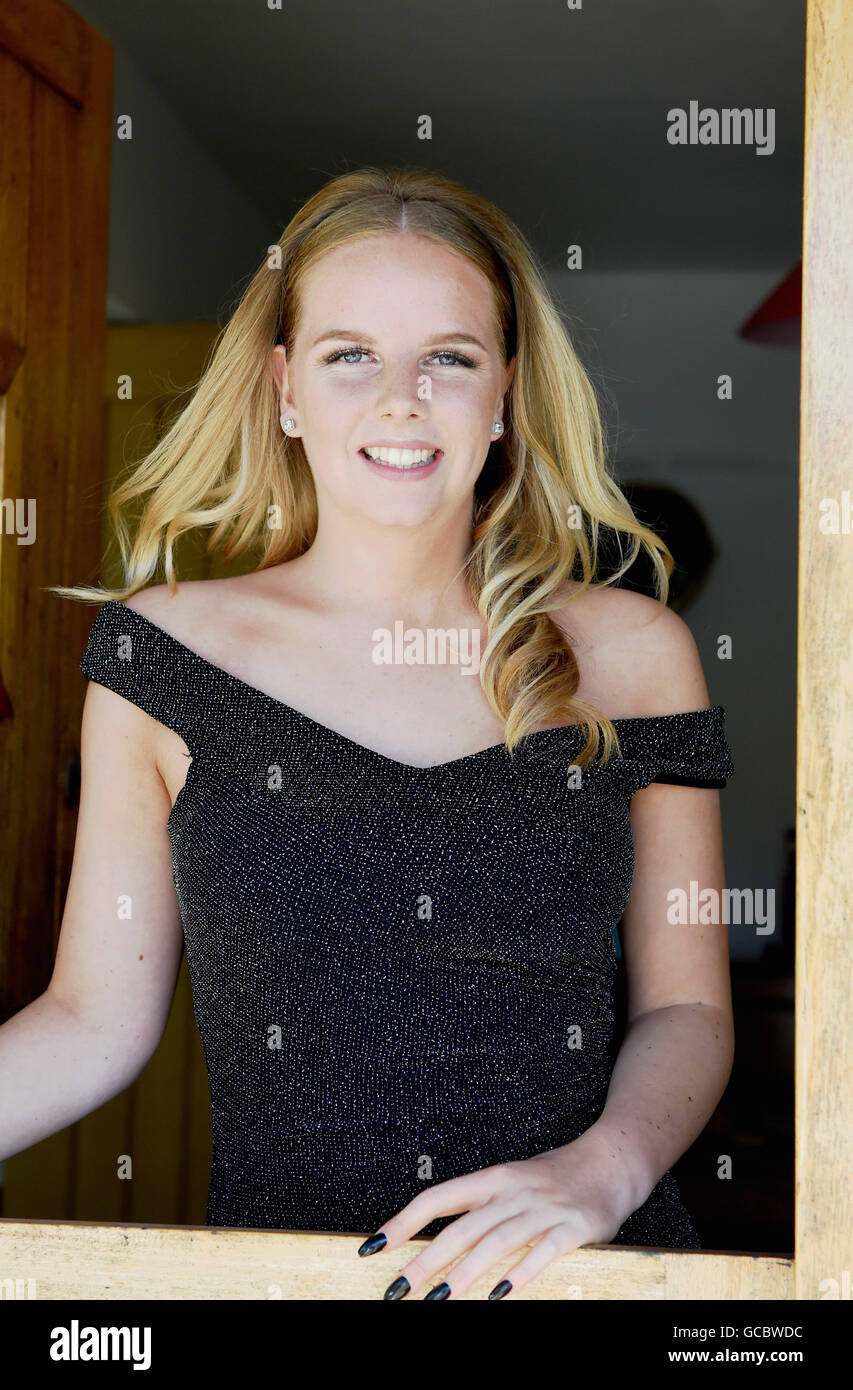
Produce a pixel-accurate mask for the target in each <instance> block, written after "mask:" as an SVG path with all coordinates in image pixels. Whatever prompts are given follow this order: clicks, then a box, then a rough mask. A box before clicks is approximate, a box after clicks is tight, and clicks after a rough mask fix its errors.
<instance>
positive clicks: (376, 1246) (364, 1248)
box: [358, 1231, 388, 1255]
mask: <svg viewBox="0 0 853 1390" xmlns="http://www.w3.org/2000/svg"><path fill="white" fill-rule="evenodd" d="M387 1243H388V1237H387V1236H386V1234H385V1232H384V1231H380V1232H379V1233H378V1234H377V1235H375V1236H370V1237H369V1239H368V1240H366V1241H365V1242H364V1244H363V1245H360V1246H359V1247H358V1253H359V1255H375V1254H376V1251H377V1250H381V1249H382V1247H383V1245H387Z"/></svg>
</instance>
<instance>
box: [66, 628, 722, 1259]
mask: <svg viewBox="0 0 853 1390" xmlns="http://www.w3.org/2000/svg"><path fill="white" fill-rule="evenodd" d="M80 669H81V670H82V672H83V674H84V675H85V676H86V677H87V678H89V679H90V680H94V681H97V682H99V683H100V684H101V685H105V686H108V687H109V688H110V689H111V690H114V691H117V692H118V693H119V694H120V695H122V696H124V698H125V699H127V700H130V701H132V702H133V703H134V704H136V705H138V706H140V707H141V708H142V709H143V710H145V711H146V712H147V713H148V714H149V715H151V716H152V718H154V719H156V720H158V721H159V722H161V723H162V724H164V725H166V726H167V727H168V728H170V729H173V730H175V731H176V732H177V733H179V734H180V735H181V737H182V738H183V739H184V741H185V742H186V745H187V747H188V748H189V750H190V752H191V753H192V755H193V761H192V763H191V764H190V768H189V773H188V776H187V781H186V785H185V786H184V788H183V789H182V790H181V792H180V794H179V795H178V798H177V801H176V802H175V805H174V807H173V808H172V811H171V814H170V816H169V819H168V832H169V836H170V840H171V844H172V850H173V871H174V882H175V888H176V891H177V897H178V901H179V904H180V909H181V916H182V919H183V927H184V936H185V942H186V951H187V961H188V965H189V971H190V978H191V982H192V993H193V1004H194V1009H195V1015H196V1019H197V1022H198V1027H199V1032H200V1034H201V1040H202V1044H203V1047H204V1053H205V1058H206V1061H207V1069H208V1076H209V1082H210V1095H211V1103H212V1107H213V1157H212V1164H211V1175H210V1190H209V1195H208V1206H207V1221H208V1224H210V1225H216V1226H245V1227H266V1228H272V1229H286V1230H315V1231H350V1232H353V1233H356V1234H367V1233H372V1232H374V1231H377V1230H380V1229H381V1226H382V1223H383V1221H387V1220H389V1219H390V1218H391V1217H392V1216H394V1215H396V1214H397V1212H399V1211H400V1210H402V1208H403V1207H404V1206H405V1205H406V1204H407V1203H408V1202H409V1201H411V1199H412V1198H413V1197H414V1196H415V1195H416V1194H417V1193H419V1192H420V1191H421V1190H422V1189H423V1188H424V1186H425V1185H429V1184H434V1183H440V1182H444V1181H445V1180H446V1179H448V1178H452V1177H456V1176H458V1175H459V1174H461V1173H469V1172H472V1171H474V1170H475V1169H478V1168H483V1167H486V1166H488V1165H490V1164H494V1163H501V1162H506V1161H510V1160H513V1159H521V1158H529V1157H532V1156H533V1155H534V1154H537V1153H540V1152H542V1151H543V1150H546V1149H551V1148H555V1147H557V1146H558V1145H562V1144H567V1143H569V1142H570V1141H571V1140H573V1139H576V1138H577V1137H578V1136H579V1135H580V1134H582V1133H583V1131H584V1130H586V1129H587V1128H588V1127H589V1126H590V1125H591V1124H592V1123H593V1122H594V1121H595V1120H596V1119H597V1117H598V1116H599V1115H600V1113H601V1111H602V1108H603V1106H604V1102H605V1098H606V1094H607V1087H608V1084H609V1080H610V1076H611V1072H612V1068H613V1062H614V1059H615V1055H616V1050H617V1048H616V1046H614V1042H613V1036H612V1034H613V1025H614V1005H613V978H614V974H615V971H616V969H617V957H616V954H615V949H614V941H613V929H614V928H615V927H616V925H617V924H618V922H619V919H620V917H621V916H622V913H623V911H624V908H625V906H626V904H627V901H628V896H629V893H630V889H631V883H632V877H633V872H634V847H633V838H632V834H631V824H630V817H629V803H630V799H631V796H632V795H633V793H634V792H635V791H637V790H638V789H639V788H641V787H645V786H648V785H649V783H650V782H653V781H658V782H674V783H681V784H689V785H693V786H705V787H723V786H725V784H726V780H727V779H728V778H729V777H730V776H731V774H732V773H733V771H734V766H733V763H732V759H731V754H730V752H729V748H728V745H727V743H726V739H725V736H724V718H725V714H724V710H723V708H722V706H720V705H715V706H714V707H712V708H711V709H704V710H696V711H692V712H689V713H686V714H667V715H658V716H655V717H652V718H635V719H621V720H615V721H614V723H615V726H616V729H617V732H618V734H619V737H620V743H621V748H622V753H623V756H622V757H621V758H619V757H614V758H613V759H612V760H611V761H610V763H608V764H604V765H602V764H600V762H599V761H598V759H596V761H595V762H594V763H593V765H592V766H591V767H590V768H588V769H587V771H586V772H585V774H584V775H583V777H582V778H581V779H580V781H581V784H580V786H577V785H575V782H576V780H577V769H575V773H574V775H573V774H572V773H571V768H572V764H573V760H574V758H575V757H576V756H577V754H578V752H579V751H580V749H581V748H582V747H583V741H584V738H583V731H582V730H581V729H580V728H578V727H577V726H569V727H567V728H562V729H546V730H542V731H540V732H538V733H536V734H534V735H533V736H532V737H530V738H528V739H527V740H526V741H525V742H524V743H523V744H522V746H521V748H520V749H518V750H517V751H516V753H515V755H514V759H511V758H510V756H509V755H508V754H507V752H506V750H505V748H504V746H503V744H496V745H494V746H493V747H490V748H485V749H483V750H482V751H481V752H478V753H472V754H469V755H468V756H466V757H462V758H456V759H453V760H452V761H450V762H446V763H438V764H437V765H435V766H432V767H410V766H409V765H407V764H405V763H400V762H397V761H395V760H394V759H393V758H387V757H385V756H384V755H382V754H380V753H377V752H374V751H372V750H371V749H368V748H365V747H363V746H362V745H361V744H358V743H355V742H353V741H352V740H351V739H349V738H346V737H345V736H344V735H342V734H339V733H335V732H333V731H332V730H331V729H329V728H327V727H326V726H325V725H322V724H319V723H317V722H316V721H315V720H313V719H311V718H309V717H308V716H307V715H305V714H302V713H300V712H298V711H297V710H295V709H292V708H290V707H289V706H287V705H285V704H282V703H281V702H280V701H278V700H276V699H274V698H273V697H272V696H270V695H266V694H263V693H262V692H261V691H260V690H257V689H255V687H254V686H250V685H248V684H246V683H245V682H244V681H241V680H239V679H238V678H237V677H236V676H232V675H230V674H228V673H227V672H226V671H224V670H223V669H221V668H220V667H218V666H214V665H212V664H211V663H210V662H209V661H206V660H205V659H204V658H203V657H201V656H199V655H198V654H197V653H195V652H193V651H191V650H190V649H189V648H188V647H186V646H184V645H183V643H181V642H179V641H178V640H177V639H176V638H174V637H172V636H170V635H169V634H168V633H166V632H165V631H164V630H163V629H162V628H160V627H158V626H156V625H155V624H154V623H152V622H151V621H150V620H149V619H147V618H144V617H143V616H142V615H141V614H139V613H137V612H135V611H134V610H133V609H131V608H128V607H126V606H125V605H124V604H121V603H117V602H112V601H111V602H107V603H105V604H104V606H103V607H102V609H101V610H100V612H99V613H98V615H97V617H96V618H95V620H94V622H93V624H92V629H91V633H90V637H89V642H88V645H87V648H86V652H85V655H84V657H83V659H82V661H81V662H80ZM453 1219H454V1218H453V1217H452V1216H445V1217H440V1218H437V1219H436V1220H435V1221H433V1222H431V1223H430V1224H429V1225H428V1226H426V1227H425V1228H424V1232H423V1233H424V1234H426V1235H433V1234H436V1233H437V1232H438V1231H439V1230H441V1229H442V1228H443V1227H444V1226H445V1225H447V1223H448V1221H450V1220H453ZM614 1241H615V1243H617V1244H627V1245H649V1246H664V1247H671V1248H672V1247H674V1248H685V1249H700V1248H701V1246H700V1242H699V1237H698V1235H697V1232H696V1230H695V1228H694V1225H693V1222H692V1221H691V1219H690V1217H689V1215H688V1213H687V1211H686V1209H685V1207H684V1205H683V1203H682V1200H681V1197H680V1194H679V1190H678V1187H677V1184H676V1181H675V1178H674V1177H673V1175H672V1173H669V1172H668V1173H666V1174H665V1175H664V1176H663V1177H662V1178H661V1180H660V1182H659V1183H658V1184H657V1186H656V1187H655V1189H654V1191H653V1192H652V1194H651V1195H650V1197H649V1198H648V1200H647V1201H646V1202H644V1203H643V1205H642V1206H641V1207H639V1208H638V1210H637V1211H635V1212H634V1213H633V1214H632V1215H631V1216H630V1217H629V1218H628V1219H627V1221H625V1223H624V1224H623V1225H622V1227H621V1228H620V1230H619V1232H618V1233H617V1235H616V1236H615V1237H614Z"/></svg>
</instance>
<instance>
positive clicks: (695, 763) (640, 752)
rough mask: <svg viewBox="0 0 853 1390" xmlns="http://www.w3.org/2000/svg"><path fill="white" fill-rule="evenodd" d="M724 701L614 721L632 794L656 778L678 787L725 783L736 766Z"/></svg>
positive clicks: (628, 788)
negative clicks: (679, 710)
mask: <svg viewBox="0 0 853 1390" xmlns="http://www.w3.org/2000/svg"><path fill="white" fill-rule="evenodd" d="M725 719H726V715H725V710H724V708H723V706H722V705H713V706H711V708H710V709H701V710H691V711H689V712H688V713H685V714H658V715H653V716H650V717H649V718H639V719H624V720H621V721H616V730H617V733H618V734H619V744H620V748H621V750H622V754H623V758H624V762H623V764H622V766H621V772H622V776H623V780H624V783H625V786H626V789H627V790H628V791H629V793H633V792H635V791H639V790H640V789H641V788H642V787H648V786H649V785H650V784H651V783H652V782H667V783H670V784H671V785H673V786H680V787H720V788H721V787H725V786H726V784H727V782H728V780H729V778H730V777H731V776H733V774H734V770H735V766H734V762H733V760H732V755H731V750H730V749H729V745H728V743H727V741H726V735H725Z"/></svg>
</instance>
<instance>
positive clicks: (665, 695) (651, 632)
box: [551, 585, 710, 718]
mask: <svg viewBox="0 0 853 1390" xmlns="http://www.w3.org/2000/svg"><path fill="white" fill-rule="evenodd" d="M577 587H579V586H575V591H576V589H577ZM551 616H552V617H553V618H554V621H555V622H556V623H557V624H558V625H559V626H560V627H561V628H562V629H563V631H564V632H565V633H566V636H567V637H568V639H569V641H570V642H571V645H572V648H573V650H574V652H575V655H576V657H577V661H578V667H579V669H580V672H581V689H580V690H579V692H578V693H579V694H581V695H584V698H589V699H590V700H592V702H593V703H599V704H600V708H601V709H603V710H604V711H605V712H606V713H607V714H609V715H610V716H611V718H620V717H621V718H632V717H635V716H642V715H655V714H679V713H681V712H683V711H687V710H698V709H706V708H707V707H708V706H709V704H710V699H709V696H708V686H707V683H706V680H705V673H704V671H703V668H702V660H701V657H700V655H699V650H698V648H697V646H696V641H695V639H694V637H693V633H692V632H691V631H690V628H689V627H688V625H687V623H686V622H685V621H684V619H683V618H681V617H680V616H679V615H678V613H675V612H673V610H672V609H671V608H667V607H666V605H665V604H662V603H659V602H658V600H657V599H654V598H649V597H648V596H647V595H645V594H637V593H634V592H633V591H632V590H631V589H617V588H614V587H612V586H610V587H605V586H602V585H597V586H591V587H590V588H588V589H587V590H585V591H584V592H583V593H582V594H581V595H580V596H579V597H577V598H572V597H571V592H568V593H567V603H566V605H565V607H562V608H560V609H558V610H556V611H555V612H554V613H552V615H551ZM585 676H587V677H588V678H589V682H590V683H591V688H590V694H589V695H587V694H586V692H585V691H584V689H583V686H584V677H585ZM596 693H597V698H596Z"/></svg>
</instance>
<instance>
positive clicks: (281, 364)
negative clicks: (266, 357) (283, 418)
mask: <svg viewBox="0 0 853 1390" xmlns="http://www.w3.org/2000/svg"><path fill="white" fill-rule="evenodd" d="M270 366H271V368H272V374H273V377H274V379H275V386H276V390H277V391H278V394H279V397H280V398H281V403H282V405H283V406H288V407H292V405H293V402H292V401H291V399H290V379H289V372H288V365H287V353H286V352H285V350H284V348H283V347H282V345H281V343H276V345H275V347H274V348H273V350H272V352H271V354H270Z"/></svg>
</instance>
